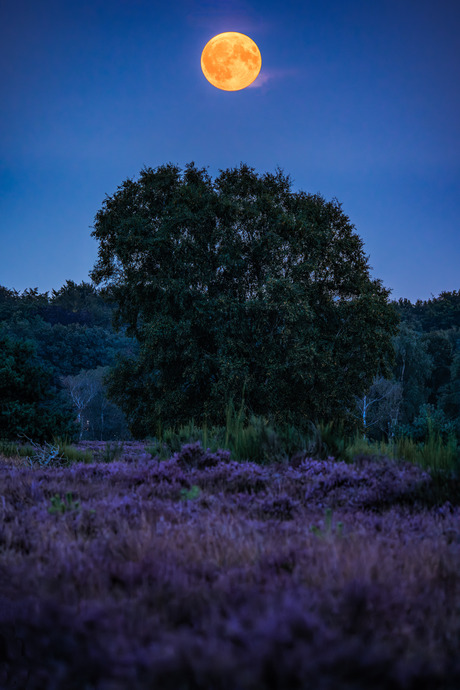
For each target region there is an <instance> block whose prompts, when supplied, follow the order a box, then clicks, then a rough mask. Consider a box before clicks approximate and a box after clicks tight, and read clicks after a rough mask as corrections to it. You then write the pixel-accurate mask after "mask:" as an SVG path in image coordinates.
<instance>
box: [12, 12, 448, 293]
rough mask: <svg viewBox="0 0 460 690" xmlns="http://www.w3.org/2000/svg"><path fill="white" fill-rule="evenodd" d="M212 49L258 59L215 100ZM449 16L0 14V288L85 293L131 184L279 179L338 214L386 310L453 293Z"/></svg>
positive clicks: (374, 13)
mask: <svg viewBox="0 0 460 690" xmlns="http://www.w3.org/2000/svg"><path fill="white" fill-rule="evenodd" d="M223 31H239V32H241V33H245V34H247V35H248V36H250V37H251V38H252V39H253V40H254V41H255V42H256V43H257V45H258V46H259V49H260V51H261V54H262V69H261V72H260V75H259V77H258V78H257V80H256V81H255V82H254V84H253V85H252V86H251V87H249V88H247V89H244V90H242V91H236V92H227V91H221V90H219V89H216V88H215V87H213V86H212V85H211V84H209V83H208V82H207V81H206V79H205V78H204V76H203V73H202V71H201V67H200V57H201V51H202V49H203V47H204V45H205V44H206V43H207V41H208V40H209V39H210V38H212V36H214V35H215V34H217V33H221V32H223ZM459 35H460V2H458V0H433V1H427V0H311V1H310V0H301V1H299V2H297V1H295V2H292V1H290V0H286V1H285V2H271V1H270V0H257V1H254V2H245V1H240V0H232V1H230V0H221V1H215V2H211V1H210V0H203V1H202V2H191V1H187V0H179V1H175V2H165V0H162V2H156V1H155V0H150V1H145V0H90V1H87V0H79V1H78V2H74V0H41V1H39V0H36V1H34V2H31V1H30V0H3V1H2V3H1V4H0V66H1V70H0V89H1V91H0V93H1V100H0V285H4V286H6V287H9V288H15V289H17V290H19V291H22V290H24V289H25V288H27V287H38V289H39V290H40V292H45V291H50V290H51V289H53V288H54V289H59V288H60V287H61V286H62V285H63V284H64V283H65V281H66V280H67V279H71V280H74V281H76V282H77V283H79V282H81V281H82V280H85V281H87V282H89V277H88V272H89V271H90V270H91V268H92V267H93V265H94V263H95V261H96V258H97V249H98V244H97V242H96V241H95V240H94V239H93V238H92V237H91V236H90V233H91V227H90V226H92V224H93V221H94V216H95V214H96V212H97V211H98V210H99V209H100V208H101V205H102V202H103V200H104V198H105V195H106V194H113V193H114V192H115V191H116V189H117V186H118V185H119V184H121V183H122V181H123V180H125V179H126V178H128V177H131V178H137V176H138V175H139V172H140V170H141V169H142V168H143V167H144V166H149V167H153V168H155V167H157V166H158V165H162V164H165V163H168V162H172V163H175V164H177V165H179V166H180V167H181V168H183V167H184V166H185V164H186V163H188V162H190V161H192V160H193V161H195V163H196V164H197V165H198V166H199V167H208V170H209V173H210V174H211V176H212V177H215V176H216V175H217V174H218V170H219V169H225V168H228V167H235V166H238V165H239V163H240V162H241V161H242V162H245V163H247V164H248V165H250V166H252V167H254V168H255V169H256V171H257V172H258V173H263V172H266V171H269V172H274V171H275V168H276V166H280V167H281V168H282V169H283V170H284V172H285V173H286V174H289V175H290V176H291V177H292V178H293V189H294V190H299V189H302V190H304V191H306V192H311V193H315V192H320V193H321V194H322V195H323V196H324V197H325V198H326V199H331V198H332V197H337V199H338V200H339V201H340V202H342V204H343V210H344V212H345V213H346V214H347V215H348V216H349V217H350V220H351V222H352V223H354V225H355V226H356V231H357V233H358V234H359V235H360V237H361V238H362V239H363V241H364V250H365V252H366V254H368V255H369V264H370V266H371V267H372V271H371V276H372V277H373V278H380V279H382V281H383V285H384V286H385V287H388V288H391V289H392V293H391V296H390V298H391V299H399V298H400V297H406V298H408V299H410V300H411V301H412V302H415V301H416V300H417V299H429V298H430V296H431V295H432V294H433V295H434V296H438V295H439V293H440V292H442V291H444V290H446V291H452V290H458V289H460V269H459V266H460V262H459V258H460V221H459V218H460V195H459V191H460V136H459V135H460V89H459V84H460V41H459Z"/></svg>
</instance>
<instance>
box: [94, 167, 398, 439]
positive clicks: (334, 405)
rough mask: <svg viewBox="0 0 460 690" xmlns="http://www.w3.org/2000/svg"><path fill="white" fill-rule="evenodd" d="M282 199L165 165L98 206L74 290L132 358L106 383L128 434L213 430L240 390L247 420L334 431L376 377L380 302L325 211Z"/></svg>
mask: <svg viewBox="0 0 460 690" xmlns="http://www.w3.org/2000/svg"><path fill="white" fill-rule="evenodd" d="M291 187H292V184H291V180H290V178H289V176H285V175H284V173H283V172H282V171H281V170H280V169H277V170H276V173H275V174H270V173H265V174H264V175H261V176H259V175H258V174H257V173H256V172H255V171H254V169H253V168H250V167H248V166H246V165H244V164H241V165H240V167H239V168H235V169H229V170H225V171H220V175H219V176H218V177H217V178H216V179H215V180H214V181H212V180H211V178H210V177H209V175H208V173H207V172H206V170H205V169H201V170H200V169H198V168H196V167H195V165H194V163H190V164H188V165H187V166H186V167H185V170H184V171H183V172H182V171H181V170H180V168H179V167H177V166H175V165H172V164H168V165H164V166H160V167H158V168H156V169H152V168H144V169H143V170H142V171H141V173H140V177H139V180H138V181H134V180H131V179H127V180H126V181H125V182H123V183H122V185H120V186H119V187H118V190H117V191H116V192H115V193H114V194H113V195H112V196H107V198H106V199H105V201H104V203H103V207H102V209H101V210H100V211H99V212H98V213H97V215H96V218H95V224H94V231H93V233H92V235H93V236H94V237H95V238H96V239H97V240H99V242H100V245H99V254H98V260H97V262H96V265H95V266H94V268H93V270H92V272H91V274H90V277H91V278H92V280H93V281H94V282H95V283H96V284H97V285H100V284H102V285H103V292H104V291H106V293H107V294H108V295H110V297H111V298H112V299H114V300H115V303H116V305H117V308H116V311H115V320H114V325H115V326H116V327H119V326H120V325H122V324H126V325H127V326H128V331H127V332H128V334H129V335H133V336H135V337H136V338H137V339H138V341H139V344H140V353H139V356H138V357H132V358H128V359H125V360H121V361H120V362H119V363H118V365H117V367H116V368H115V370H114V371H112V374H111V376H110V379H109V393H110V395H112V398H113V399H114V400H115V402H117V404H119V405H120V407H121V408H122V409H123V411H124V412H125V414H126V416H127V418H128V420H129V421H130V426H131V430H132V431H133V434H134V435H135V436H137V437H139V436H144V435H147V434H153V433H154V430H155V429H156V424H157V421H161V423H162V424H163V425H166V426H171V427H177V426H178V425H180V424H183V423H186V422H187V421H189V420H190V419H191V418H194V419H195V421H196V422H197V423H202V422H203V421H204V418H205V415H206V416H207V420H208V423H216V424H222V423H223V422H224V408H225V404H226V402H227V400H228V399H229V398H230V397H233V399H234V400H235V401H239V400H241V395H242V389H243V384H246V386H245V401H246V403H247V407H248V409H249V410H251V411H253V412H254V413H255V414H259V415H263V416H268V417H269V418H271V419H272V421H274V422H276V423H282V422H291V423H294V424H296V425H297V426H298V428H306V424H307V420H312V421H319V420H320V419H334V420H337V421H339V420H340V419H345V418H347V416H348V413H347V405H349V403H350V401H352V400H353V399H354V396H360V395H363V394H364V392H365V391H366V389H367V388H368V387H369V385H371V383H372V381H373V378H374V376H375V375H376V374H381V375H383V376H385V375H387V376H389V375H390V373H391V370H390V366H391V365H392V364H393V363H394V360H393V354H394V353H393V347H392V343H391V337H392V336H393V335H395V334H396V332H397V325H398V323H399V317H398V315H397V313H396V310H395V308H394V307H392V306H391V305H390V304H389V303H388V295H389V292H390V290H387V289H385V288H384V287H382V285H381V281H380V280H371V278H370V277H369V266H368V263H367V257H366V256H365V255H364V253H363V249H362V246H363V242H362V240H361V239H360V237H359V236H358V235H357V234H356V233H355V232H354V226H353V225H352V224H351V223H350V220H349V218H348V217H347V216H346V215H345V214H344V213H343V211H342V208H341V204H340V203H339V202H338V201H337V200H333V201H329V202H328V201H325V200H324V198H323V197H321V196H320V195H318V194H315V195H311V194H307V193H305V192H303V191H299V192H293V191H292V189H291Z"/></svg>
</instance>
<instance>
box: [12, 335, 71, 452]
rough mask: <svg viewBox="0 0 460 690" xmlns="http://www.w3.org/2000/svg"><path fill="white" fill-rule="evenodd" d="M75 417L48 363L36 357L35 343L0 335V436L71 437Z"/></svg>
mask: <svg viewBox="0 0 460 690" xmlns="http://www.w3.org/2000/svg"><path fill="white" fill-rule="evenodd" d="M74 420H75V413H74V412H73V410H72V406H71V405H70V404H69V403H68V401H67V400H66V399H65V397H63V396H62V395H61V394H60V391H59V390H58V386H57V385H56V381H55V380H54V379H53V375H52V371H51V369H50V367H46V366H44V365H43V363H41V362H40V361H39V360H38V358H37V356H36V348H35V346H34V343H33V342H31V341H23V342H18V341H14V340H10V339H9V338H8V337H6V336H3V335H0V438H4V439H12V440H15V439H17V438H18V437H19V436H21V435H25V436H27V437H29V438H34V439H36V440H38V441H43V440H45V441H47V440H50V439H51V438H52V437H53V436H54V435H56V436H65V435H68V436H70V437H74V436H75V434H76V430H77V429H76V426H75V423H74Z"/></svg>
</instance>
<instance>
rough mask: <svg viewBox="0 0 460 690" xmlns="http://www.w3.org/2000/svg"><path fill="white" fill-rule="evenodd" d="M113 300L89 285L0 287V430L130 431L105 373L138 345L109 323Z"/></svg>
mask: <svg viewBox="0 0 460 690" xmlns="http://www.w3.org/2000/svg"><path fill="white" fill-rule="evenodd" d="M112 312H113V304H111V302H110V300H109V299H107V297H102V295H101V292H100V291H98V290H97V289H96V288H94V287H93V286H92V285H91V284H89V283H85V282H82V283H81V284H80V285H77V284H76V283H74V282H73V281H71V280H68V281H67V282H66V284H65V285H64V286H63V287H62V288H61V289H60V290H57V291H55V290H53V291H52V293H51V294H50V295H48V293H39V292H38V290H37V289H27V290H25V291H24V292H23V293H22V294H19V293H18V292H17V291H16V290H9V289H7V288H5V287H0V405H1V415H0V437H3V438H6V439H16V438H18V437H20V436H21V434H24V435H27V436H28V437H29V438H30V437H33V438H34V439H37V440H40V441H43V440H49V439H51V438H52V436H53V435H56V436H65V435H67V436H69V437H71V438H73V439H78V438H83V439H100V440H109V439H117V438H125V439H126V438H129V437H130V432H129V430H128V428H127V425H126V419H125V417H124V415H123V413H122V412H121V410H120V409H119V408H118V407H117V406H116V405H115V404H113V403H112V402H110V401H109V400H108V399H107V396H106V392H105V385H104V381H103V379H104V376H105V375H106V374H107V372H108V371H109V369H110V367H111V366H113V364H114V363H115V361H116V359H117V356H118V355H120V356H129V355H134V354H136V353H137V350H138V344H137V342H136V340H134V339H133V338H129V337H127V336H126V335H125V332H124V329H120V331H119V332H118V333H116V332H115V331H114V329H113V328H112Z"/></svg>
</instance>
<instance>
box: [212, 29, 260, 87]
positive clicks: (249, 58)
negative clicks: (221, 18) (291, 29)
mask: <svg viewBox="0 0 460 690" xmlns="http://www.w3.org/2000/svg"><path fill="white" fill-rule="evenodd" d="M261 66H262V57H261V55H260V50H259V49H258V47H257V45H256V44H255V43H254V41H253V40H252V39H251V38H249V36H246V35H245V34H240V33H237V32H236V31H226V32H225V33H223V34H217V36H214V38H211V40H210V41H208V42H207V43H206V45H205V47H204V48H203V52H202V53H201V69H202V70H203V74H204V76H205V77H206V79H207V80H208V81H209V83H210V84H212V85H213V86H215V87H216V88H217V89H222V90H223V91H239V90H240V89H245V88H246V87H247V86H249V84H252V82H253V81H254V80H255V79H256V77H257V75H258V74H259V72H260V68H261Z"/></svg>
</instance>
